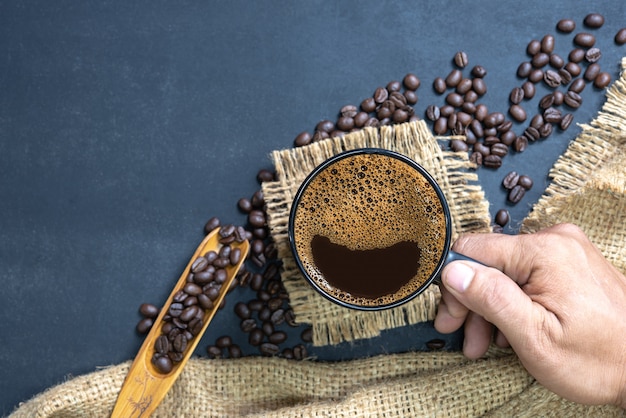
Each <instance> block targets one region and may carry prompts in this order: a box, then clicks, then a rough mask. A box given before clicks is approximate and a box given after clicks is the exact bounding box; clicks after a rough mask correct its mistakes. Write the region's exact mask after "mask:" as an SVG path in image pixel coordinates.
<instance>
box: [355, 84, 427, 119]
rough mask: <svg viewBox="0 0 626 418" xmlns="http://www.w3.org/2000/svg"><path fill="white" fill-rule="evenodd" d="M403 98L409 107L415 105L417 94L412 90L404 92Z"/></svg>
mask: <svg viewBox="0 0 626 418" xmlns="http://www.w3.org/2000/svg"><path fill="white" fill-rule="evenodd" d="M404 97H405V98H406V102H407V103H408V104H410V105H414V104H416V103H417V100H418V98H417V93H415V92H414V91H413V90H405V91H404ZM357 116H358V115H357Z"/></svg>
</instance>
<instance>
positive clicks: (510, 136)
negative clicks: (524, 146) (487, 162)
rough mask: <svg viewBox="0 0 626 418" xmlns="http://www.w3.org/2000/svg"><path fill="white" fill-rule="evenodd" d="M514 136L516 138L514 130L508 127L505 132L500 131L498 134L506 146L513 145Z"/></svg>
mask: <svg viewBox="0 0 626 418" xmlns="http://www.w3.org/2000/svg"><path fill="white" fill-rule="evenodd" d="M515 138H517V135H516V134H515V132H514V131H513V130H512V129H510V130H508V131H506V132H502V133H501V134H500V142H501V143H503V144H504V145H506V146H511V145H513V142H514V141H515Z"/></svg>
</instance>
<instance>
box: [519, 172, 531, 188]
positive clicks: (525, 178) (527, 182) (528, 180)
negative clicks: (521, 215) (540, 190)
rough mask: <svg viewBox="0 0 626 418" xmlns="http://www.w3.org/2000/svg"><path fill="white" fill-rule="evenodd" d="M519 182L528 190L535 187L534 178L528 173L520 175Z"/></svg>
mask: <svg viewBox="0 0 626 418" xmlns="http://www.w3.org/2000/svg"><path fill="white" fill-rule="evenodd" d="M517 184H519V185H520V186H522V187H523V188H524V189H526V190H530V189H531V188H532V187H533V180H532V179H531V178H530V177H528V176H527V175H525V174H522V175H521V176H519V180H518V182H517Z"/></svg>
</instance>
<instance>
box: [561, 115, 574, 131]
mask: <svg viewBox="0 0 626 418" xmlns="http://www.w3.org/2000/svg"><path fill="white" fill-rule="evenodd" d="M573 120H574V115H572V114H571V113H566V114H565V115H563V117H562V118H561V123H560V124H559V127H560V128H561V130H563V131H564V130H566V129H567V128H569V126H570V125H571V124H572V121H573Z"/></svg>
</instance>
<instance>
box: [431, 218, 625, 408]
mask: <svg viewBox="0 0 626 418" xmlns="http://www.w3.org/2000/svg"><path fill="white" fill-rule="evenodd" d="M625 245H626V243H625ZM453 249H454V251H456V252H458V253H461V254H463V255H466V256H468V257H472V258H474V259H476V260H478V261H480V262H482V263H484V264H485V265H487V266H491V267H485V266H482V265H480V264H478V263H472V262H466V261H455V262H452V263H450V264H448V265H447V266H446V267H445V268H444V270H443V272H442V282H443V286H441V294H442V299H441V303H440V305H439V309H438V312H437V317H436V319H435V328H436V329H437V330H438V331H439V332H443V333H448V332H452V331H455V330H457V329H459V328H460V327H461V326H462V325H463V324H464V325H465V341H464V345H463V352H464V353H465V355H466V356H467V357H469V358H478V357H480V356H482V355H483V354H485V352H486V351H487V348H488V346H489V344H490V343H491V341H492V338H493V333H494V331H495V343H496V344H497V345H499V346H507V345H509V344H510V346H511V347H512V348H513V350H514V351H515V352H516V354H517V356H518V357H519V358H520V361H521V362H522V364H523V365H524V367H525V368H526V370H528V372H529V373H530V374H531V375H533V376H534V377H535V378H536V379H537V381H538V382H539V383H541V384H543V385H544V386H545V387H546V388H548V389H550V390H552V391H553V392H555V393H556V394H558V395H560V396H562V397H564V398H566V399H570V400H572V401H575V402H579V403H586V404H607V403H613V404H617V405H620V406H621V407H622V408H626V277H624V275H623V274H622V273H620V272H619V271H618V270H617V269H616V268H615V267H614V266H613V265H612V264H611V263H609V262H608V261H607V260H606V258H605V257H604V256H603V255H602V254H601V253H600V251H599V250H598V249H597V248H596V247H595V246H594V245H593V244H592V243H591V242H590V241H589V239H588V238H587V237H586V236H585V234H584V233H583V232H582V231H581V230H580V228H578V227H576V226H574V225H571V224H562V225H557V226H554V227H551V228H547V229H545V230H543V231H540V232H537V233H535V234H525V235H524V234H523V235H517V236H511V235H505V234H472V235H464V236H462V237H461V238H459V240H457V241H456V242H455V243H454V245H453ZM492 324H493V325H492ZM494 325H495V327H497V328H495V329H494Z"/></svg>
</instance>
